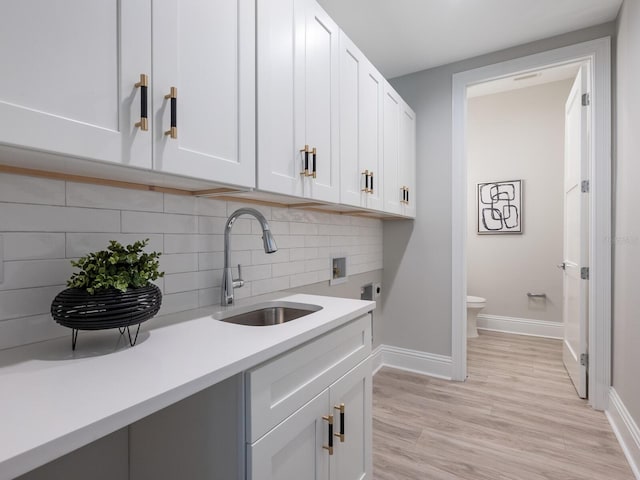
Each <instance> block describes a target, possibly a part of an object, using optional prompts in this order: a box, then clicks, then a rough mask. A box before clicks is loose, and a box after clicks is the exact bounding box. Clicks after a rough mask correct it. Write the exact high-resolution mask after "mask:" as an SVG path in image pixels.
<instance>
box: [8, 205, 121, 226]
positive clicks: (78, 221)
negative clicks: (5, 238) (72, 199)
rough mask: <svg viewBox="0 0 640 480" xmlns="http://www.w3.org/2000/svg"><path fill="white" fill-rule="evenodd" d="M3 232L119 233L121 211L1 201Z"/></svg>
mask: <svg viewBox="0 0 640 480" xmlns="http://www.w3.org/2000/svg"><path fill="white" fill-rule="evenodd" d="M0 228H1V229H2V231H3V232H114V233H116V232H120V212H119V211H118V210H102V209H93V208H74V207H58V206H49V205H29V204H25V203H0Z"/></svg>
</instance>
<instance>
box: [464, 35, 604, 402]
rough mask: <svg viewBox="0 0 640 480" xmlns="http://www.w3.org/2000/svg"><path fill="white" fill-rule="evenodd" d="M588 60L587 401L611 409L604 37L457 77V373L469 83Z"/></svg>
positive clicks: (465, 277) (465, 293)
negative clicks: (589, 131) (609, 405)
mask: <svg viewBox="0 0 640 480" xmlns="http://www.w3.org/2000/svg"><path fill="white" fill-rule="evenodd" d="M576 62H580V63H586V64H588V65H589V67H590V75H589V82H590V86H591V91H590V96H591V109H590V115H591V117H590V120H591V124H592V126H593V131H592V134H591V135H590V137H589V142H588V149H589V153H590V158H591V161H590V163H589V165H588V169H589V177H590V179H591V191H590V204H589V217H590V219H591V223H590V225H589V245H590V247H591V248H590V251H589V255H588V259H589V265H588V266H589V268H590V278H589V281H588V282H586V283H587V288H588V297H589V300H588V302H589V305H588V313H587V315H588V322H587V323H588V329H589V332H590V335H589V340H588V350H589V353H590V368H589V372H590V375H589V379H588V384H589V392H590V395H589V402H590V404H591V405H592V407H593V408H595V409H598V410H602V409H604V408H605V407H606V406H607V402H608V395H609V387H610V364H611V346H610V338H611V315H610V305H611V248H610V243H609V238H610V232H611V211H610V207H611V182H610V180H611V85H610V71H611V62H610V39H609V38H603V39H599V40H594V41H590V42H585V43H581V44H577V45H572V46H569V47H564V48H560V49H557V50H551V51H548V52H543V53H539V54H535V55H531V56H528V57H522V58H519V59H515V60H511V61H507V62H502V63H500V64H495V65H489V66H486V67H482V68H478V69H474V70H469V71H466V72H461V73H458V74H455V75H454V76H453V139H452V140H453V143H452V149H453V161H452V247H453V255H452V377H453V379H454V380H459V381H464V380H465V378H466V373H467V372H466V356H467V355H466V354H467V352H466V348H467V345H466V326H467V325H466V320H467V318H466V295H467V276H466V265H467V251H466V238H467V225H466V219H467V163H466V162H467V152H466V140H467V127H466V122H467V99H466V92H467V88H468V87H470V86H472V85H476V84H479V83H483V82H487V81H489V80H497V79H501V78H506V77H509V76H513V75H526V74H528V73H531V72H535V71H539V70H541V69H544V68H549V67H557V66H562V65H568V64H571V63H576Z"/></svg>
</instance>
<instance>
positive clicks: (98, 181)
mask: <svg viewBox="0 0 640 480" xmlns="http://www.w3.org/2000/svg"><path fill="white" fill-rule="evenodd" d="M0 173H10V174H14V175H27V176H30V177H41V178H49V179H52V180H64V181H68V182H77V183H90V184H93V185H104V186H107V187H116V188H126V189H129V190H143V191H149V192H161V193H170V194H173V195H193V192H191V191H189V190H183V189H180V188H171V187H159V186H157V185H146V184H144V183H134V182H124V181H121V180H108V179H106V178H97V177H85V176H83V175H73V174H70V173H60V172H48V171H46V170H34V169H31V168H22V167H12V166H9V165H0Z"/></svg>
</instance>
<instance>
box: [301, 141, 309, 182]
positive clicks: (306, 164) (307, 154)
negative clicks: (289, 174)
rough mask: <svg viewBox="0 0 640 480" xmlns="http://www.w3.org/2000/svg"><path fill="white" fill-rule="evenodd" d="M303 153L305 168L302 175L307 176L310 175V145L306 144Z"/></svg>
mask: <svg viewBox="0 0 640 480" xmlns="http://www.w3.org/2000/svg"><path fill="white" fill-rule="evenodd" d="M300 152H301V153H304V170H303V171H302V172H300V175H304V176H305V177H308V176H309V145H305V146H304V148H303V149H302V150H300Z"/></svg>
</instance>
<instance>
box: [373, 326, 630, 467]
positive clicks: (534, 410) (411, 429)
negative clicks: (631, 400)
mask: <svg viewBox="0 0 640 480" xmlns="http://www.w3.org/2000/svg"><path fill="white" fill-rule="evenodd" d="M468 360H469V364H468V375H469V378H468V379H467V381H466V382H464V383H462V382H449V381H446V380H439V379H435V378H430V377H425V376H422V375H416V374H413V373H408V372H403V371H400V370H394V369H389V368H383V369H382V370H380V371H379V372H378V373H377V375H376V376H375V377H374V381H373V452H374V455H373V459H374V475H373V476H374V479H375V480H455V479H462V480H503V479H505V480H506V479H508V480H543V479H544V480H596V479H597V480H633V479H634V476H633V474H632V472H631V469H630V468H629V465H628V464H627V461H626V459H625V457H624V455H623V453H622V450H621V448H620V445H619V444H618V442H617V440H616V438H615V436H614V434H613V432H612V430H611V427H610V426H609V423H608V421H607V419H606V417H605V415H604V413H602V412H597V411H595V410H593V409H591V407H589V406H588V405H587V403H586V401H584V400H581V399H579V398H578V397H577V395H576V393H575V390H574V389H573V385H572V384H571V381H570V380H569V377H568V376H567V373H566V371H565V369H564V366H563V365H562V343H561V341H560V340H552V339H545V338H536V337H526V336H521V335H509V334H503V333H495V332H486V331H482V332H481V334H480V337H479V338H477V339H470V340H469V343H468Z"/></svg>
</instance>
